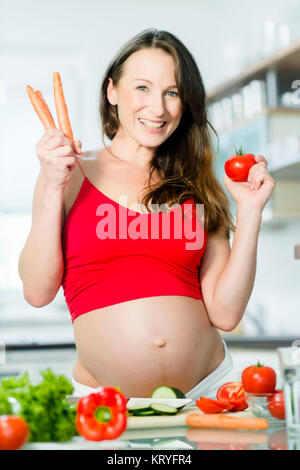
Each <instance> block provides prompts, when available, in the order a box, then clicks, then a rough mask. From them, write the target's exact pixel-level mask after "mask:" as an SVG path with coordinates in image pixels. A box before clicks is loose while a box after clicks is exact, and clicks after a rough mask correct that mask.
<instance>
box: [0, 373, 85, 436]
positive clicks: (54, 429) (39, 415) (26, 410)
mask: <svg viewBox="0 0 300 470" xmlns="http://www.w3.org/2000/svg"><path fill="white" fill-rule="evenodd" d="M40 374H41V376H42V377H43V380H42V381H41V382H40V383H38V384H37V385H33V384H32V383H31V382H30V379H29V374H28V372H25V373H24V374H22V375H20V376H17V377H8V378H3V379H2V380H1V382H0V415H1V414H14V415H18V416H21V417H22V418H23V419H25V421H26V422H27V424H28V426H29V430H30V436H29V441H30V442H50V441H56V442H65V441H68V440H70V439H71V438H72V437H73V436H75V435H77V434H78V433H77V430H76V425H75V421H76V405H72V404H70V403H69V402H68V400H67V396H68V395H71V394H72V392H73V386H72V384H71V382H70V381H69V380H68V379H67V378H66V377H65V376H63V375H55V374H54V373H53V372H52V370H51V369H46V370H44V371H42V372H40Z"/></svg>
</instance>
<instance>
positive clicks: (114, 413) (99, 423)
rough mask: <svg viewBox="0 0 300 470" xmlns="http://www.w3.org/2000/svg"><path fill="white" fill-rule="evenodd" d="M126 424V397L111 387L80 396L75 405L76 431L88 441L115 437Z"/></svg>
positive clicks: (121, 431) (122, 430)
mask: <svg viewBox="0 0 300 470" xmlns="http://www.w3.org/2000/svg"><path fill="white" fill-rule="evenodd" d="M126 426H127V399H126V397H125V396H124V395H123V394H122V393H120V392H119V391H118V390H116V389H115V388H113V387H103V388H102V389H101V390H100V391H99V392H97V393H91V394H90V395H87V396H84V397H82V398H80V400H79V402H78V405H77V416H76V427H77V431H78V433H79V434H80V435H81V436H83V437H84V438H85V439H87V440H89V441H102V440H105V439H116V438H117V437H118V436H120V435H121V434H122V433H123V432H124V431H125V429H126Z"/></svg>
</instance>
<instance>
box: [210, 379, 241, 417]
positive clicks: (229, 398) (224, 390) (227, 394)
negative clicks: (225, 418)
mask: <svg viewBox="0 0 300 470" xmlns="http://www.w3.org/2000/svg"><path fill="white" fill-rule="evenodd" d="M217 399H218V400H220V401H223V402H227V403H230V404H231V405H232V408H231V411H243V410H245V409H246V408H248V404H247V402H246V399H245V389H244V387H243V384H242V382H228V383H226V384H224V385H222V387H220V388H219V390H218V391H217Z"/></svg>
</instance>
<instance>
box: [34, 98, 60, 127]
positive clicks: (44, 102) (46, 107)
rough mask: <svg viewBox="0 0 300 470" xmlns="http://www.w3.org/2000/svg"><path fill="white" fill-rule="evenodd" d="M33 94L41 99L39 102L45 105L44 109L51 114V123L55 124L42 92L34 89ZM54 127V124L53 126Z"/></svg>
mask: <svg viewBox="0 0 300 470" xmlns="http://www.w3.org/2000/svg"><path fill="white" fill-rule="evenodd" d="M35 94H36V95H37V96H38V98H39V99H40V100H41V102H42V103H43V105H44V106H45V109H46V110H47V112H48V113H49V116H51V120H52V121H53V124H54V125H55V123H54V119H53V116H52V114H51V111H50V109H49V107H48V105H47V103H46V101H45V98H44V97H43V95H42V92H41V91H40V90H35ZM55 127H56V126H55Z"/></svg>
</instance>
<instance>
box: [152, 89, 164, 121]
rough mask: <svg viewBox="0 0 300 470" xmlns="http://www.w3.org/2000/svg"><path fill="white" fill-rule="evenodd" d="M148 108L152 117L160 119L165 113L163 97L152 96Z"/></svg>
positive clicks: (158, 95) (159, 95) (158, 94)
mask: <svg viewBox="0 0 300 470" xmlns="http://www.w3.org/2000/svg"><path fill="white" fill-rule="evenodd" d="M149 107H150V109H151V111H152V114H153V115H154V116H156V117H158V118H159V117H162V116H163V115H164V113H165V102H164V97H163V96H162V95H161V94H160V93H157V94H153V95H152V97H151V99H150V103H149Z"/></svg>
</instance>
